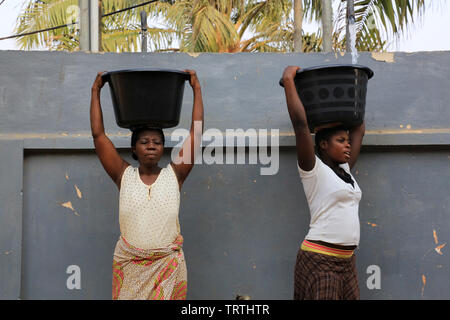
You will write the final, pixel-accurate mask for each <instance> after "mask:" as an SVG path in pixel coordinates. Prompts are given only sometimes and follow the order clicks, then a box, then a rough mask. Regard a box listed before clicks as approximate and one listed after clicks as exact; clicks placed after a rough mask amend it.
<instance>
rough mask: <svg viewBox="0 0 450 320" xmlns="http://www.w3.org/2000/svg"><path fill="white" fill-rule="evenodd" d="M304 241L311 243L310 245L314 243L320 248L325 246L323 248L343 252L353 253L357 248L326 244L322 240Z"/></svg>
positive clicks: (354, 246) (355, 246)
mask: <svg viewBox="0 0 450 320" xmlns="http://www.w3.org/2000/svg"><path fill="white" fill-rule="evenodd" d="M306 241H308V242H311V243H315V244H317V245H320V246H325V247H328V248H332V249H338V250H344V251H353V250H355V249H356V248H357V247H358V246H357V245H341V244H336V243H330V242H326V241H322V240H310V239H307V240H306Z"/></svg>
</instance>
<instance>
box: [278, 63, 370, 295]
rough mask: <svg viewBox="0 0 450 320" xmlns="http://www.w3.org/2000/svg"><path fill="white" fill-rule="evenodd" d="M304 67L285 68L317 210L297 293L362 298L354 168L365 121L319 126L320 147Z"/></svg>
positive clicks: (303, 166)
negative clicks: (300, 83) (302, 93)
mask: <svg viewBox="0 0 450 320" xmlns="http://www.w3.org/2000/svg"><path fill="white" fill-rule="evenodd" d="M299 69H300V68H299V67H296V66H289V67H287V68H286V69H285V70H284V73H283V82H284V89H285V94H286V103H287V107H288V111H289V116H290V118H291V121H292V125H293V127H294V131H295V138H296V146H297V167H298V171H299V174H300V177H301V180H302V184H303V189H304V191H305V195H306V199H307V201H308V206H309V209H310V214H311V221H310V228H309V231H308V234H307V235H306V237H305V239H304V241H303V242H302V244H301V247H300V249H299V251H298V254H297V261H296V265H295V284H294V299H296V300H297V299H298V300H303V299H320V300H322V299H359V286H358V277H357V273H356V258H355V254H354V250H355V249H356V247H357V246H358V244H359V232H360V225H359V217H358V206H359V201H360V199H361V190H360V188H359V186H358V184H357V183H356V180H355V179H354V177H353V176H352V174H351V173H350V169H351V168H352V167H353V166H354V165H355V163H356V159H357V158H358V155H359V152H360V148H361V144H362V139H363V136H364V132H365V126H364V124H361V125H360V126H357V127H354V128H350V130H348V129H347V128H345V127H342V126H337V125H335V126H328V127H326V128H325V127H322V128H319V130H318V131H317V132H316V135H315V147H314V143H313V140H312V138H311V134H310V129H309V127H308V123H307V118H306V113H305V109H304V106H303V104H302V102H301V100H300V98H299V96H298V94H297V90H296V87H295V84H294V78H295V76H296V74H297V71H298V70H299Z"/></svg>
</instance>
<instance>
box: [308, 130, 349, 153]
mask: <svg viewBox="0 0 450 320" xmlns="http://www.w3.org/2000/svg"><path fill="white" fill-rule="evenodd" d="M348 130H349V129H348V127H346V126H344V125H339V126H335V127H330V128H325V129H321V130H319V131H317V132H316V136H315V137H314V140H315V145H316V146H315V147H316V153H317V155H318V156H319V157H320V156H321V154H320V142H321V141H324V140H325V141H330V138H331V137H332V136H333V135H335V134H336V132H338V131H348Z"/></svg>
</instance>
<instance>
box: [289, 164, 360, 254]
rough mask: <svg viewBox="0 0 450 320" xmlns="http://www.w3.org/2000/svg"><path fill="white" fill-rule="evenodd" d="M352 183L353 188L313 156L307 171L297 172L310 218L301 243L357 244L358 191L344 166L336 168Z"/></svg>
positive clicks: (299, 169) (358, 230)
mask: <svg viewBox="0 0 450 320" xmlns="http://www.w3.org/2000/svg"><path fill="white" fill-rule="evenodd" d="M340 167H341V168H343V169H344V170H345V171H346V172H347V173H348V174H350V176H351V177H352V179H353V181H354V187H353V186H352V185H351V184H350V183H347V182H345V181H343V180H342V179H341V178H340V177H338V176H337V175H336V173H335V172H334V171H333V170H332V169H331V168H330V167H329V166H327V165H326V164H325V163H323V162H322V160H320V158H319V157H317V156H316V163H315V165H314V168H313V169H312V170H311V171H304V170H302V169H301V168H300V167H299V165H298V162H297V168H298V171H299V173H300V177H301V180H302V184H303V189H304V191H305V195H306V199H307V201H308V205H309V210H310V214H311V222H310V225H309V232H308V234H307V235H306V237H305V239H307V240H320V241H325V242H328V243H333V244H338V245H358V244H359V234H360V225H359V215H358V208H359V201H360V200H361V194H362V193H361V189H360V188H359V186H358V184H357V183H356V180H355V178H353V176H352V174H351V173H350V167H349V165H348V163H344V164H341V165H340Z"/></svg>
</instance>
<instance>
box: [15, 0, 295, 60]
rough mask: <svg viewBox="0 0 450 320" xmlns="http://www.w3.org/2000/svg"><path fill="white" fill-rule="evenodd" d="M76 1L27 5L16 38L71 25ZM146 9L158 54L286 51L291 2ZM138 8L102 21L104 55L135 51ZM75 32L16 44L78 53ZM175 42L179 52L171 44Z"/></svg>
mask: <svg viewBox="0 0 450 320" xmlns="http://www.w3.org/2000/svg"><path fill="white" fill-rule="evenodd" d="M142 2H143V1H142V0H141V1H136V0H103V1H102V11H103V13H108V12H113V11H117V10H120V9H123V8H127V7H130V6H132V5H136V4H139V3H142ZM77 4H78V1H77V0H48V1H46V2H43V1H39V0H30V1H29V2H28V4H27V5H26V7H25V9H24V10H23V12H22V13H21V15H20V16H19V18H18V20H17V25H16V32H17V33H24V32H30V31H35V30H40V29H44V28H48V27H53V26H57V25H63V24H65V23H67V22H72V21H73V20H74V19H73V18H76V14H74V12H75V11H76V10H75V9H76V5H77ZM142 8H145V10H146V11H147V14H148V15H149V17H150V18H153V19H155V20H157V21H162V24H163V26H150V27H149V29H148V34H147V35H148V37H149V39H150V42H151V43H152V44H153V46H154V49H155V50H156V51H162V50H171V51H187V52H252V51H259V52H268V51H288V50H289V48H290V47H291V45H290V44H289V41H290V37H291V35H292V23H291V21H290V17H289V12H291V9H292V5H291V1H290V0H266V1H257V0H246V1H241V0H214V1H213V0H192V1H190V0H189V1H188V0H179V1H175V2H173V1H172V2H162V1H159V2H155V3H152V4H151V5H148V6H145V7H142ZM142 8H136V9H132V10H129V11H124V12H122V13H119V14H116V15H111V16H108V17H105V18H103V20H102V22H103V23H102V26H103V27H102V42H101V43H102V50H103V51H112V52H117V51H137V50H138V49H139V32H140V20H139V19H140V16H139V12H140V11H141V10H142ZM78 34H79V30H78V26H77V25H73V26H68V27H64V28H60V29H56V30H51V31H48V32H43V33H40V34H35V35H30V36H24V37H20V38H18V43H19V45H20V47H21V48H22V49H32V48H34V47H36V46H45V47H48V48H49V49H51V50H67V51H74V50H78ZM177 42H178V47H173V44H176V43H177Z"/></svg>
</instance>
